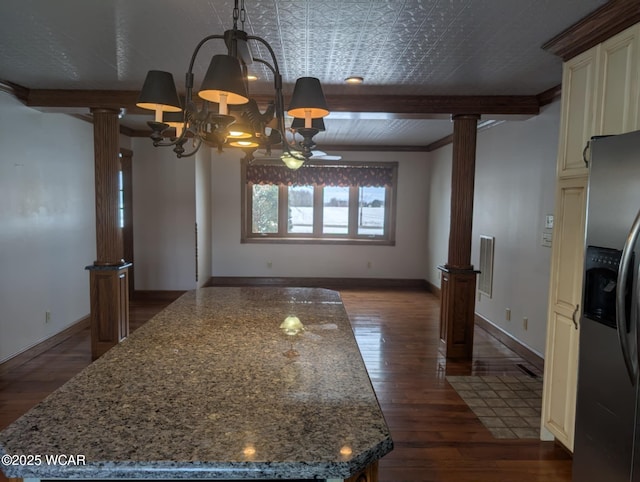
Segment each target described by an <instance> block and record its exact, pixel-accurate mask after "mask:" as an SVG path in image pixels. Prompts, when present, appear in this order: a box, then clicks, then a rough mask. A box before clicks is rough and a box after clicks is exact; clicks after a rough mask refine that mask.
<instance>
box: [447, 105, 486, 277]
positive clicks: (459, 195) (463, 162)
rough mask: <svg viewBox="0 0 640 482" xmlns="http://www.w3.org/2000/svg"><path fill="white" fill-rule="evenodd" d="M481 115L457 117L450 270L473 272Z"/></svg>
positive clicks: (453, 167) (454, 144)
mask: <svg viewBox="0 0 640 482" xmlns="http://www.w3.org/2000/svg"><path fill="white" fill-rule="evenodd" d="M479 118H480V116H479V115H457V116H454V117H453V164H452V168H451V227H450V228H449V259H448V260H447V267H451V268H460V269H471V268H473V267H472V266H471V230H472V224H473V187H474V181H475V169H476V133H477V130H478V119H479Z"/></svg>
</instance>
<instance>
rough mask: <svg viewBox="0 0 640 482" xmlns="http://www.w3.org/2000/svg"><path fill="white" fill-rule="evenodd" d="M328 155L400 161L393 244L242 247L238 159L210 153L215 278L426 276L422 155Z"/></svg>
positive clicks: (416, 277) (425, 208)
mask: <svg viewBox="0 0 640 482" xmlns="http://www.w3.org/2000/svg"><path fill="white" fill-rule="evenodd" d="M331 154H341V155H342V156H343V159H344V160H354V161H398V162H399V169H398V193H397V218H396V245H395V246H346V245H319V244H310V245H309V244H306V245H300V244H298V245H292V244H269V245H266V244H255V243H247V244H241V243H240V198H241V194H240V160H239V159H240V155H239V154H238V153H233V152H230V153H225V154H224V155H223V156H219V157H218V156H217V155H214V159H213V162H212V166H213V167H212V177H213V183H212V186H213V192H212V195H213V199H212V202H213V219H214V225H213V276H266V277H272V276H273V277H347V278H360V277H362V278H368V277H371V278H397V279H424V278H425V269H424V267H425V264H426V259H425V246H426V245H427V230H426V220H427V197H426V193H427V191H426V189H425V187H426V186H425V183H426V176H427V163H426V159H425V154H424V153H385V152H342V153H338V152H332V153H331ZM369 262H371V267H370V268H368V267H367V266H368V263H369ZM268 263H271V267H269V266H268Z"/></svg>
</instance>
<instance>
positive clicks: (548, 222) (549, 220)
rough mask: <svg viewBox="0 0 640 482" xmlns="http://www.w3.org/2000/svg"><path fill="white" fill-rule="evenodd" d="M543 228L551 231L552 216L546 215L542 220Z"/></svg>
mask: <svg viewBox="0 0 640 482" xmlns="http://www.w3.org/2000/svg"><path fill="white" fill-rule="evenodd" d="M544 228H545V229H553V214H547V215H546V216H545V218H544Z"/></svg>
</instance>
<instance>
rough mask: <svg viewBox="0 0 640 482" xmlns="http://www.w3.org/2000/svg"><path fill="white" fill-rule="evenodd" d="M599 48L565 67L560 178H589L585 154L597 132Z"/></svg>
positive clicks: (585, 53)
mask: <svg viewBox="0 0 640 482" xmlns="http://www.w3.org/2000/svg"><path fill="white" fill-rule="evenodd" d="M597 83H598V48H593V49H591V50H587V51H586V52H584V53H582V54H580V55H578V56H577V57H574V58H573V59H571V60H570V61H568V62H566V63H565V64H564V68H563V71H562V114H561V119H560V145H559V146H558V176H559V177H573V176H586V175H587V165H586V163H585V162H584V159H583V151H584V147H585V145H586V143H587V141H588V140H589V139H590V138H591V136H592V135H593V133H594V132H595V125H596V123H595V119H596V116H595V111H596V99H597V96H596V85H597Z"/></svg>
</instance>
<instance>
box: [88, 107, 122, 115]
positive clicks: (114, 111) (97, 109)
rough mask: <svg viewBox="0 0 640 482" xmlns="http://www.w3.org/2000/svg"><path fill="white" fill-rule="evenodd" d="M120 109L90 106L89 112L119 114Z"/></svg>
mask: <svg viewBox="0 0 640 482" xmlns="http://www.w3.org/2000/svg"><path fill="white" fill-rule="evenodd" d="M120 110H121V109H113V108H110V107H91V108H90V109H89V112H91V113H92V114H115V115H120Z"/></svg>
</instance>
